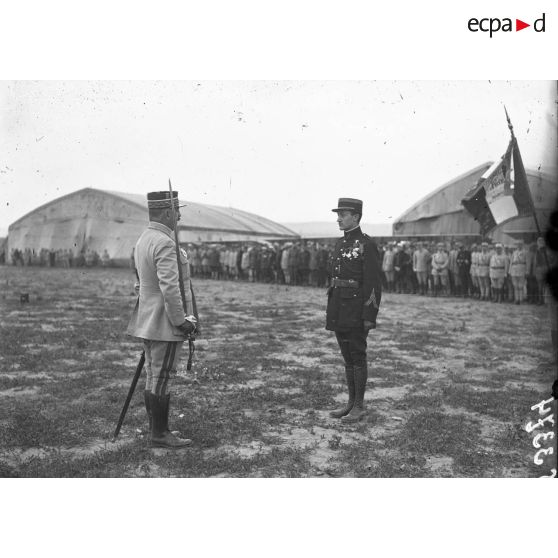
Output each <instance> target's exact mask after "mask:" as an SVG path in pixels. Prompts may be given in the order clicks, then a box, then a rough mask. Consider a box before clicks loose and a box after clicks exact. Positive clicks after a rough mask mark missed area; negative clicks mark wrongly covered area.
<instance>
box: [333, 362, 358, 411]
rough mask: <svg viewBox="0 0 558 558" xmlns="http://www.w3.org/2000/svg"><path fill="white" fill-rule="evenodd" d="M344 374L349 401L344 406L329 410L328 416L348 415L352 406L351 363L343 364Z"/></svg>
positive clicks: (352, 383) (353, 394)
mask: <svg viewBox="0 0 558 558" xmlns="http://www.w3.org/2000/svg"><path fill="white" fill-rule="evenodd" d="M345 376H346V378H347V388H348V389H349V401H348V403H347V404H346V405H345V406H344V407H341V408H340V409H335V410H334V411H331V412H330V413H329V416H330V417H333V418H336V419H339V418H341V417H344V416H345V415H348V414H349V413H350V411H351V409H352V408H353V405H354V402H355V372H354V366H353V365H352V364H346V365H345Z"/></svg>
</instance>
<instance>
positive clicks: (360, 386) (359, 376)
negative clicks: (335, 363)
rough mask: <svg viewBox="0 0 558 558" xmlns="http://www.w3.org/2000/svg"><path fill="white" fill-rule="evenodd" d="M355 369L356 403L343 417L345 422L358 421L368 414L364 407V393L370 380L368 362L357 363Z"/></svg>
mask: <svg viewBox="0 0 558 558" xmlns="http://www.w3.org/2000/svg"><path fill="white" fill-rule="evenodd" d="M354 370H355V403H354V405H353V408H352V409H351V411H350V413H349V414H348V415H346V416H344V417H342V419H341V420H342V421H343V422H348V423H351V422H358V421H359V420H360V419H362V418H363V417H365V416H366V411H365V409H364V393H365V391H366V381H367V380H368V369H367V367H366V363H364V365H356V364H355V367H354Z"/></svg>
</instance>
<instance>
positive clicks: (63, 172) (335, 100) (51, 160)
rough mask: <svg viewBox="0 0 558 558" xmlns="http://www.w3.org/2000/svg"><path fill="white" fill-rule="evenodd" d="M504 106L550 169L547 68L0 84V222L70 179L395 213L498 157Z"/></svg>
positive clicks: (194, 195)
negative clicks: (509, 77) (463, 76)
mask: <svg viewBox="0 0 558 558" xmlns="http://www.w3.org/2000/svg"><path fill="white" fill-rule="evenodd" d="M504 105H505V106H506V107H507V110H508V113H509V115H510V118H511V120H512V123H513V125H514V131H515V134H516V136H517V138H518V142H519V146H520V150H521V153H522V156H523V160H524V163H525V165H526V166H527V167H529V168H534V169H538V168H540V169H541V170H543V171H546V172H551V173H553V174H556V153H557V138H556V121H557V117H556V84H555V82H549V81H531V82H527V81H506V82H504V81H445V82H444V81H279V82H273V81H199V82H198V81H143V82H142V81H127V82H124V81H96V82H92V81H67V82H63V81H1V82H0V192H1V197H2V205H1V209H0V234H6V232H7V228H8V226H9V225H10V224H11V223H12V222H14V221H15V220H17V219H18V218H20V217H22V216H23V215H24V214H26V213H28V212H29V211H32V210H33V209H35V208H36V207H38V206H40V205H42V204H43V203H46V202H49V201H51V200H54V199H56V198H57V197H60V196H62V195H65V194H68V193H71V192H73V191H76V190H78V189H81V188H85V187H93V188H99V189H106V190H119V191H123V192H133V193H140V194H146V193H147V192H149V191H152V190H164V189H167V188H168V179H169V178H171V179H172V184H173V187H174V188H175V189H177V190H179V192H180V197H181V199H183V200H186V201H188V200H190V201H192V202H198V203H207V204H211V205H220V206H231V207H235V208H238V209H242V210H245V211H249V212H252V213H256V214H259V215H262V216H264V217H267V218H269V219H272V220H274V221H277V222H280V223H294V222H313V221H327V220H329V219H334V218H335V216H334V215H333V214H332V213H331V208H333V207H335V206H336V204H337V199H338V198H339V197H356V198H360V199H362V200H363V201H364V216H363V221H364V222H368V223H391V222H392V221H393V220H394V219H395V218H397V217H398V216H399V215H401V214H402V213H403V212H404V211H405V210H406V209H408V208H409V207H410V206H411V205H412V204H413V203H415V202H416V201H418V200H419V199H420V198H422V197H423V196H425V195H427V194H428V193H429V192H431V191H432V190H434V189H436V188H438V187H439V186H440V185H442V184H443V183H445V182H447V181H449V180H451V179H452V178H454V177H456V176H458V175H459V174H462V173H464V172H467V171H468V170H470V169H471V168H473V167H476V166H478V165H480V164H482V163H484V162H486V161H493V160H495V159H496V158H498V157H500V156H501V155H502V154H503V153H504V151H505V149H506V147H507V144H508V141H509V130H508V127H507V122H506V118H505V113H504Z"/></svg>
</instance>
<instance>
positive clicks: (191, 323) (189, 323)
mask: <svg viewBox="0 0 558 558" xmlns="http://www.w3.org/2000/svg"><path fill="white" fill-rule="evenodd" d="M177 327H178V329H179V330H180V331H181V333H182V334H183V335H184V336H185V337H186V336H188V335H190V334H192V333H195V331H196V318H195V317H194V316H188V317H186V318H185V320H184V323H183V324H180V325H179V326H177Z"/></svg>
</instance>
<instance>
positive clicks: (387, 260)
mask: <svg viewBox="0 0 558 558" xmlns="http://www.w3.org/2000/svg"><path fill="white" fill-rule="evenodd" d="M394 262H395V249H394V245H393V243H392V242H389V243H388V245H387V247H386V250H385V252H384V256H383V260H382V271H383V272H384V275H385V278H386V284H387V292H388V293H392V292H394V291H395V268H394Z"/></svg>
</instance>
